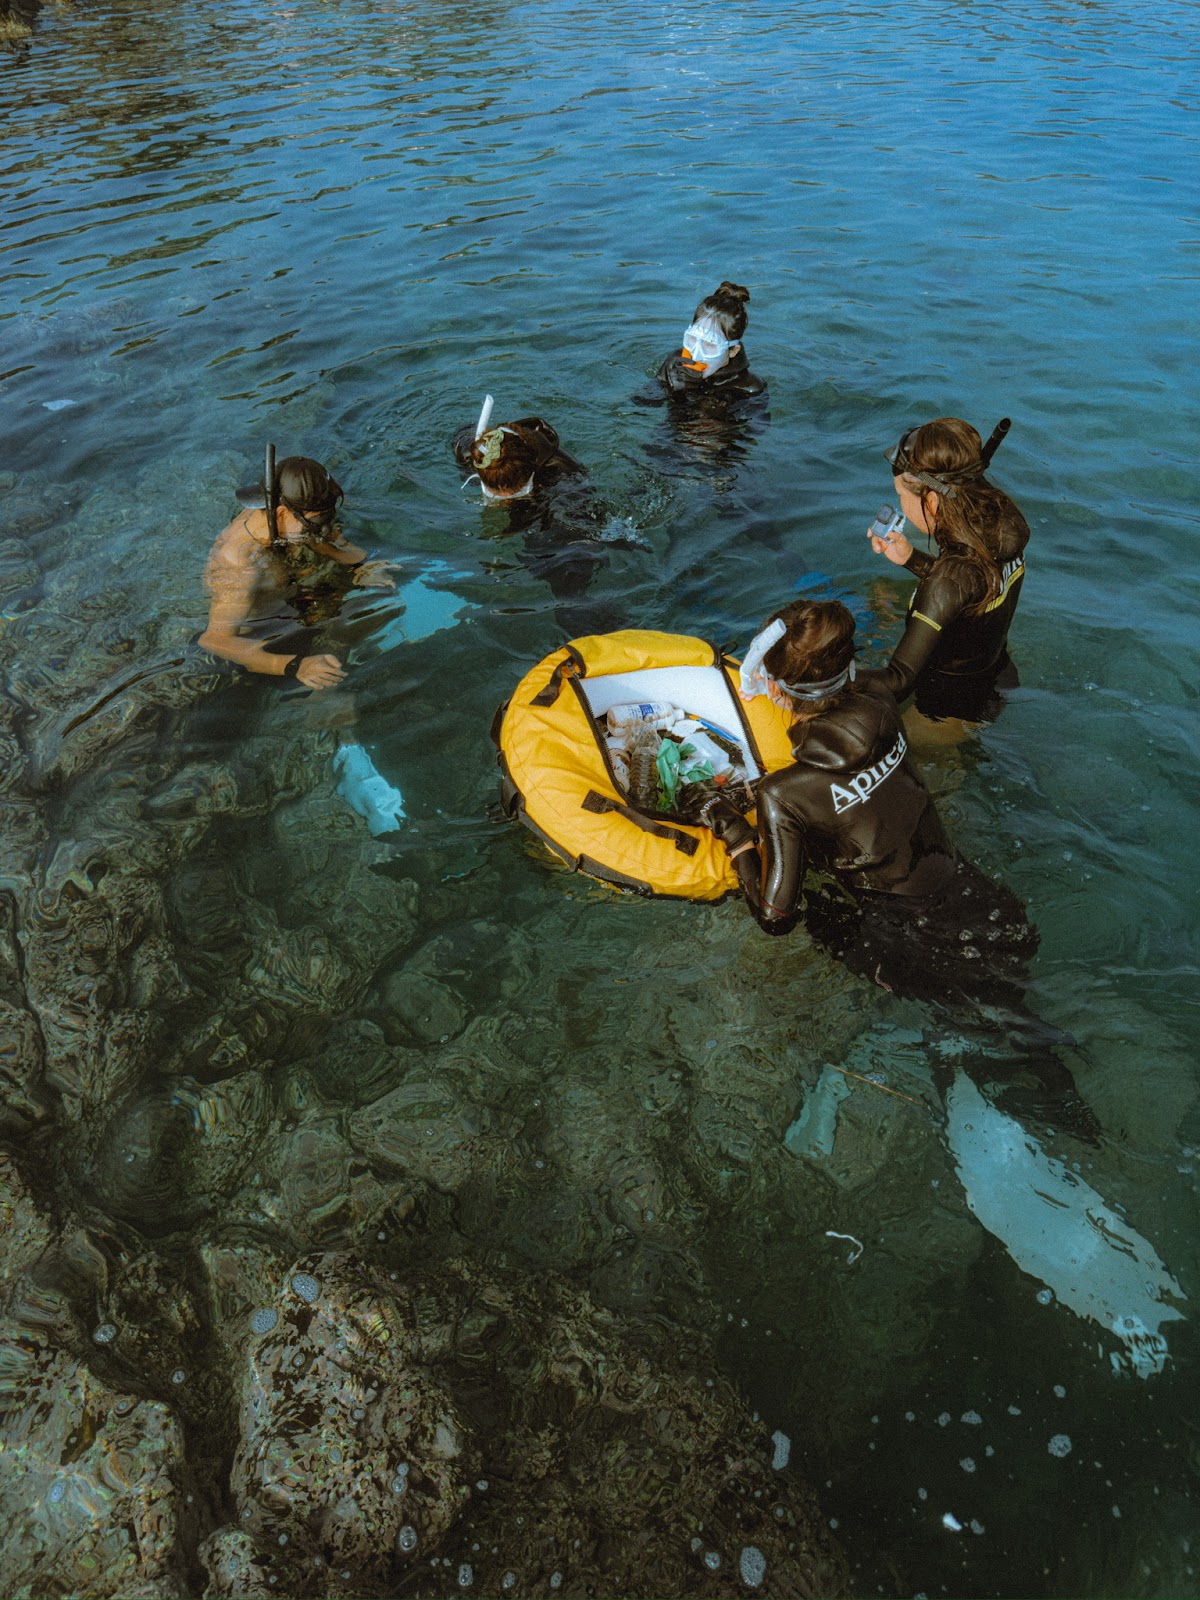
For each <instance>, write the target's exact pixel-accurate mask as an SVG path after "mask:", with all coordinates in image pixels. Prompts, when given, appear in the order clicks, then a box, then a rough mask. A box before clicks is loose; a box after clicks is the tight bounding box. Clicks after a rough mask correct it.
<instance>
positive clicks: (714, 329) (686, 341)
mask: <svg viewBox="0 0 1200 1600" xmlns="http://www.w3.org/2000/svg"><path fill="white" fill-rule="evenodd" d="M740 349H741V345H740V344H739V343H738V342H737V341H736V340H735V341H734V342H733V343H730V341H729V340H728V339H727V338H726V337H725V334H724V332H723V331H722V329H721V325H720V323H718V322H717V321H716V319H715V318H714V317H697V319H696V321H695V322H693V323H692V325H691V327H690V328H688V330H687V332H686V333H685V334H684V336H683V350H682V352H681V354H682V357H683V364H684V366H685V367H687V368H689V369H690V370H691V371H692V372H695V373H698V374H699V375H700V377H702V378H711V377H712V376H713V374H714V373H717V372H720V370H721V368H722V367H724V366H728V364H729V358H730V356H731V355H736V354H737V352H738V351H739V350H740Z"/></svg>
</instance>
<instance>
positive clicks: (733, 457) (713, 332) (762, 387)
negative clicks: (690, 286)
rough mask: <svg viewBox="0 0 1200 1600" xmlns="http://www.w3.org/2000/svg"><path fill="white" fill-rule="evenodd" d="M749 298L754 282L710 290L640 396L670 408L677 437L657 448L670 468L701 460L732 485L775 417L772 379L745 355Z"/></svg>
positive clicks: (720, 483)
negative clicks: (769, 390)
mask: <svg viewBox="0 0 1200 1600" xmlns="http://www.w3.org/2000/svg"><path fill="white" fill-rule="evenodd" d="M749 301H750V291H749V289H746V288H744V287H743V286H742V285H741V284H740V283H730V282H729V281H728V280H726V281H725V282H723V283H721V284H720V285H719V286H718V287H717V288H716V289H714V290H713V292H712V294H710V295H706V296H705V298H704V299H703V300H701V302H700V304H699V305H698V306H697V307H696V309H695V311H694V312H693V314H692V320H691V323H690V324H689V325H688V327H687V329H686V331H685V332H684V335H683V339H682V343H681V345H680V346H679V347H678V348H677V349H675V350H673V351H672V352H671V354H670V355H669V356H667V357H666V359H665V360H664V361H663V363H662V365H661V366H660V367H659V369H658V371H657V373H656V374H655V376H654V380H653V382H651V383H647V384H645V385H644V386H643V387H642V388H641V389H639V390H638V391H637V393H636V394H635V395H634V396H633V400H634V403H635V404H636V405H640V406H662V407H664V408H665V412H666V417H665V420H666V424H667V427H668V429H669V431H670V435H671V443H670V445H669V446H668V447H667V448H666V450H665V451H664V449H663V446H662V444H661V443H655V444H654V445H652V447H651V448H652V451H653V452H654V453H655V454H658V455H662V456H664V457H665V460H664V466H665V467H666V470H668V471H669V472H672V473H673V474H678V473H679V472H680V470H681V468H682V471H683V473H684V474H685V475H688V476H691V475H693V474H694V472H695V468H696V467H697V466H699V467H701V469H702V472H703V475H704V476H706V477H711V481H712V484H713V487H714V488H716V489H717V490H718V491H724V490H727V489H728V488H729V487H730V486H731V484H732V481H733V480H732V477H731V476H730V474H729V469H730V468H733V467H736V465H737V463H738V462H739V461H740V460H741V459H742V457H743V456H745V454H746V452H747V450H748V448H749V447H750V445H751V444H752V442H753V437H754V435H755V434H757V433H760V432H761V431H762V429H763V428H764V426H765V425H766V423H767V422H768V421H769V418H770V413H769V411H768V397H767V386H766V384H765V383H764V382H763V380H762V379H761V378H760V377H758V376H757V375H756V374H755V373H753V372H751V371H750V365H749V362H748V361H747V359H746V346H745V342H744V340H745V333H746V307H747V305H748V304H749ZM680 447H682V450H681V449H680ZM712 469H716V470H715V475H714V474H713V471H712Z"/></svg>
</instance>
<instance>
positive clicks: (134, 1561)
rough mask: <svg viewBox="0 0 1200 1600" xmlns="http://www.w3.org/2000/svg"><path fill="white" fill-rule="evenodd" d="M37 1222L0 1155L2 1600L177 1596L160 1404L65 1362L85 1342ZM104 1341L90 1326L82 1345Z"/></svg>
mask: <svg viewBox="0 0 1200 1600" xmlns="http://www.w3.org/2000/svg"><path fill="white" fill-rule="evenodd" d="M53 1246H54V1236H53V1230H52V1228H51V1226H50V1223H49V1220H48V1219H47V1218H46V1217H45V1216H44V1214H43V1213H42V1212H41V1211H40V1210H39V1209H38V1207H37V1206H36V1204H35V1202H34V1200H33V1198H32V1196H31V1195H30V1193H29V1191H28V1189H27V1188H26V1186H25V1185H24V1183H23V1182H22V1180H21V1178H20V1176H19V1175H18V1173H17V1171H16V1168H15V1166H14V1164H13V1162H12V1160H11V1158H10V1157H8V1156H7V1155H4V1154H3V1153H0V1304H2V1305H3V1313H4V1314H3V1317H2V1318H0V1430H2V1431H3V1438H4V1449H3V1450H2V1451H0V1571H2V1572H3V1574H4V1590H5V1593H6V1594H10V1595H13V1596H18V1595H22V1596H37V1595H46V1594H72V1593H81V1594H87V1595H89V1596H96V1597H98V1600H106V1597H108V1596H116V1595H121V1596H125V1595H144V1596H147V1597H150V1596H164V1597H165V1596H174V1595H182V1594H183V1593H185V1589H184V1583H183V1577H182V1563H181V1562H180V1560H179V1557H178V1552H177V1548H176V1545H177V1540H176V1521H177V1512H178V1501H179V1496H180V1493H181V1484H182V1479H183V1476H184V1469H183V1449H182V1439H181V1437H180V1433H179V1429H178V1427H177V1425H176V1423H175V1422H174V1420H173V1419H172V1417H171V1416H170V1413H169V1411H168V1410H167V1408H166V1407H165V1406H163V1405H159V1404H155V1403H153V1402H148V1401H143V1400H139V1399H138V1397H137V1396H136V1395H133V1394H129V1393H124V1392H122V1391H121V1390H120V1389H119V1388H113V1387H112V1386H110V1385H109V1384H106V1383H105V1382H104V1381H103V1380H102V1379H101V1378H100V1377H98V1376H97V1375H96V1373H95V1372H93V1371H91V1370H89V1367H88V1366H87V1365H86V1364H85V1362H84V1361H83V1360H82V1359H81V1358H80V1357H79V1355H78V1354H72V1353H71V1352H72V1350H73V1349H74V1350H78V1349H79V1347H80V1346H81V1345H82V1344H83V1342H84V1338H85V1334H84V1331H83V1329H81V1327H80V1325H79V1322H78V1320H77V1318H76V1317H75V1315H74V1313H73V1312H72V1310H71V1306H70V1303H69V1301H68V1299H67V1296H66V1294H65V1293H64V1291H63V1289H62V1288H61V1287H58V1286H57V1284H56V1279H57V1280H60V1281H62V1280H64V1278H65V1277H69V1276H70V1275H71V1274H72V1271H74V1276H75V1277H76V1278H77V1279H78V1278H80V1276H81V1272H80V1262H81V1258H82V1255H84V1254H87V1253H88V1252H89V1251H90V1252H91V1253H92V1254H94V1253H95V1252H94V1247H90V1246H89V1245H88V1243H87V1241H86V1239H84V1238H83V1236H79V1237H77V1238H73V1239H72V1240H70V1241H68V1242H67V1245H66V1247H65V1249H64V1250H63V1251H62V1253H61V1254H62V1259H61V1262H60V1263H56V1261H55V1259H54V1248H53ZM112 1334H115V1329H114V1328H112V1327H111V1326H106V1325H104V1324H103V1323H99V1324H98V1326H97V1328H96V1329H95V1333H94V1338H95V1342H96V1345H97V1346H99V1347H103V1346H104V1345H105V1344H106V1343H107V1342H108V1340H109V1338H110V1336H111V1335H112Z"/></svg>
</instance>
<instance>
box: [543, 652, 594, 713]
mask: <svg viewBox="0 0 1200 1600" xmlns="http://www.w3.org/2000/svg"><path fill="white" fill-rule="evenodd" d="M586 673H587V663H586V662H585V661H584V659H583V657H582V656H581V655H580V654H579V652H578V650H572V649H571V647H570V645H568V646H567V654H566V655H565V656H564V657H563V659H562V660H561V661H560V662H559V663H558V665H557V666H556V667H555V669H554V671H553V672H552V673H551V674H550V677H549V679H548V680H547V682H546V687H545V688H544V689H543V690H541V692H540V693H538V694H535V695H534V697H533V699H532V700H531V701H530V705H535V706H552V705H553V704H554V702H555V701H556V700H557V699H558V696H559V693H560V691H561V690H562V686H563V679H564V678H582V677H584V676H585V675H586Z"/></svg>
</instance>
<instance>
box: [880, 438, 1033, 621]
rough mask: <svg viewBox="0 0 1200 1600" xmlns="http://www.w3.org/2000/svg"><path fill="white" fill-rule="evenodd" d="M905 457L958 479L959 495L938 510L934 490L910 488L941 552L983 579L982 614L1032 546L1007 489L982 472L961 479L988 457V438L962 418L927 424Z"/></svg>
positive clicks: (944, 499)
mask: <svg viewBox="0 0 1200 1600" xmlns="http://www.w3.org/2000/svg"><path fill="white" fill-rule="evenodd" d="M905 453H906V455H907V457H908V460H909V462H910V463H911V465H912V466H913V467H914V468H915V469H916V470H917V471H918V472H927V473H929V474H931V475H932V476H933V477H937V476H938V475H939V474H940V473H949V474H954V475H955V476H954V494H953V495H949V494H942V495H939V496H938V505H937V510H936V511H933V510H932V509H931V507H930V502H929V496H930V495H931V494H932V493H934V492H935V491H934V490H932V489H930V488H928V487H927V486H925V485H923V484H921V483H918V482H917V480H916V479H915V478H910V479H909V480H908V486H909V488H911V489H912V490H914V492H919V494H920V496H921V509H922V511H924V513H925V520H926V521H927V522H928V524H929V527H930V530H931V532H932V534H933V537H934V541H935V542H936V544H937V547H938V550H939V551H940V552H941V553H942V554H943V555H954V556H957V557H958V558H959V559H960V560H962V561H965V562H967V563H968V564H969V565H971V566H972V567H974V568H975V569H976V570H977V571H978V573H979V576H980V578H981V579H982V580H983V584H984V593H983V597H982V599H980V600H978V601H976V602H975V604H974V605H971V606H968V607H967V615H968V616H978V615H979V613H980V612H981V611H984V610H986V608H987V606H988V605H989V604H990V602H991V601H993V600H994V599H995V598H996V597H997V595H998V594H999V593H1000V590H1001V587H1002V583H1003V579H1002V576H1001V569H1002V568H1003V566H1004V563H1005V562H1006V561H1011V560H1012V558H1013V557H1014V556H1018V555H1020V553H1021V551H1022V550H1024V548H1025V546H1026V544H1027V543H1028V542H1029V524H1028V523H1027V522H1026V521H1025V518H1024V517H1023V516H1022V515H1021V512H1020V510H1019V509H1018V507H1017V506H1016V505H1014V503H1013V502H1012V501H1011V500H1010V499H1009V498H1008V496H1007V495H1006V494H1005V493H1004V490H1003V489H997V487H996V485H995V484H994V483H989V482H988V480H987V479H986V478H985V477H984V476H983V471H982V468H981V469H980V471H979V473H978V475H977V476H969V475H968V476H965V477H959V476H957V474H959V473H964V472H966V473H969V469H970V468H971V466H972V465H973V464H975V463H977V462H979V460H980V457H981V455H982V453H983V440H982V439H981V438H980V437H979V434H978V433H977V432H976V430H975V429H974V428H973V427H972V426H971V424H970V423H969V422H964V421H963V420H962V418H961V417H938V418H937V419H936V420H935V421H933V422H926V423H925V424H924V425H923V426H922V427H920V428H917V429H916V430H915V431H914V432H913V433H912V434H910V435H909V436H908V438H907V439H906V440H905Z"/></svg>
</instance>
